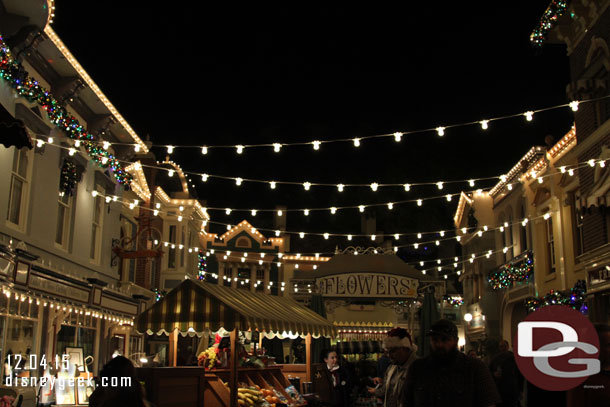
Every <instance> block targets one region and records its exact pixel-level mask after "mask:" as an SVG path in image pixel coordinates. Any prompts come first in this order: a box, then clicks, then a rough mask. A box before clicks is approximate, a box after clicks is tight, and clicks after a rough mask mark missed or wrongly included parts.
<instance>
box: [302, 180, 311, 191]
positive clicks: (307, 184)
mask: <svg viewBox="0 0 610 407" xmlns="http://www.w3.org/2000/svg"><path fill="white" fill-rule="evenodd" d="M303 188H305V191H309V188H311V183H310V182H304V183H303Z"/></svg>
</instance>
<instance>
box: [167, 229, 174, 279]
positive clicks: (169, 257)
mask: <svg viewBox="0 0 610 407" xmlns="http://www.w3.org/2000/svg"><path fill="white" fill-rule="evenodd" d="M169 243H170V246H169V253H168V255H167V268H170V269H175V268H176V225H169Z"/></svg>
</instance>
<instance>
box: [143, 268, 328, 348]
mask: <svg viewBox="0 0 610 407" xmlns="http://www.w3.org/2000/svg"><path fill="white" fill-rule="evenodd" d="M175 328H178V330H179V331H180V332H187V331H189V329H192V330H194V331H195V332H203V331H206V330H211V331H218V330H219V329H220V328H224V329H226V330H227V331H231V330H233V329H234V328H238V329H239V330H242V331H247V330H258V331H260V332H279V333H282V332H287V333H288V332H291V333H292V334H296V333H298V334H300V335H305V334H312V335H314V336H319V335H322V336H331V337H335V336H336V335H337V331H336V328H335V327H334V326H333V325H332V324H331V323H330V322H329V321H328V320H326V319H325V318H323V317H321V316H320V315H318V314H316V313H315V312H313V311H312V310H310V309H309V308H306V307H304V306H303V305H301V304H299V303H298V302H296V301H294V300H293V299H291V298H288V297H278V296H275V295H266V294H261V293H253V292H250V291H247V290H243V289H235V288H230V287H224V286H222V285H217V284H210V283H206V282H201V281H194V280H184V281H183V282H182V283H181V284H180V285H179V286H178V287H176V288H174V289H173V290H172V291H171V292H169V293H168V294H167V295H166V296H165V297H163V298H162V299H161V300H159V301H158V302H157V303H155V304H154V305H153V306H152V307H151V308H149V309H148V310H146V311H144V312H143V313H142V314H140V315H139V316H138V319H137V324H136V329H137V330H138V331H139V332H146V333H149V334H153V333H159V332H166V333H169V332H173V331H174V329H175Z"/></svg>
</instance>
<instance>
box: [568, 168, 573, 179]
mask: <svg viewBox="0 0 610 407" xmlns="http://www.w3.org/2000/svg"><path fill="white" fill-rule="evenodd" d="M568 175H569V176H570V177H571V176H573V175H574V170H573V169H571V168H570V169H569V170H568Z"/></svg>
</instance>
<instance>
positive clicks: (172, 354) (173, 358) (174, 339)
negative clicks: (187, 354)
mask: <svg viewBox="0 0 610 407" xmlns="http://www.w3.org/2000/svg"><path fill="white" fill-rule="evenodd" d="M177 360H178V328H174V330H173V331H172V333H171V334H170V335H169V365H170V366H176V363H177Z"/></svg>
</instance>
